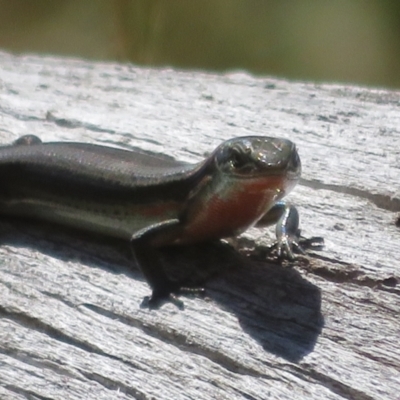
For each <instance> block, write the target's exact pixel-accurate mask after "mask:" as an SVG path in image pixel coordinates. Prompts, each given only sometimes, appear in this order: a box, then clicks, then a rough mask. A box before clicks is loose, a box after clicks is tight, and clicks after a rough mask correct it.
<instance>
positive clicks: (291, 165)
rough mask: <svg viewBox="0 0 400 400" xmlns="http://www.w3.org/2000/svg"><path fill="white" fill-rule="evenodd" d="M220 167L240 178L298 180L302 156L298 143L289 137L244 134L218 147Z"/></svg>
mask: <svg viewBox="0 0 400 400" xmlns="http://www.w3.org/2000/svg"><path fill="white" fill-rule="evenodd" d="M215 161H216V164H217V168H218V169H219V170H220V171H221V172H223V173H225V174H229V175H234V176H236V177H238V178H240V177H243V178H250V177H257V176H260V175H262V176H266V175H270V176H276V175H279V176H285V177H286V179H288V180H298V179H299V178H300V174H301V163H300V157H299V155H298V153H297V150H296V146H295V144H294V143H293V142H291V141H290V140H287V139H282V138H274V137H263V136H245V137H239V138H234V139H231V140H227V141H226V142H224V143H222V144H221V145H220V146H219V147H218V148H217V149H216V150H215Z"/></svg>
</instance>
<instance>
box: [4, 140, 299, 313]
mask: <svg viewBox="0 0 400 400" xmlns="http://www.w3.org/2000/svg"><path fill="white" fill-rule="evenodd" d="M300 173H301V164H300V158H299V156H298V153H297V150H296V147H295V145H294V144H293V143H292V142H291V141H289V140H286V139H281V138H273V137H259V136H248V137H239V138H234V139H231V140H227V141H225V142H223V143H222V144H221V145H220V146H218V147H217V148H216V149H215V151H213V152H212V154H211V155H210V156H208V157H207V158H206V159H205V160H204V161H202V162H200V163H197V164H185V163H180V162H177V161H174V160H168V159H163V158H159V157H156V156H151V155H148V154H146V153H142V152H138V151H127V150H121V149H117V148H111V147H104V146H99V145H93V144H85V143H69V142H54V143H42V142H41V140H40V139H39V138H37V137H36V136H32V135H27V136H23V137H21V138H19V139H18V140H17V141H15V142H14V143H13V144H12V145H9V146H3V147H0V187H1V190H0V213H1V214H5V215H12V216H19V217H31V218H36V219H40V220H46V221H50V222H55V223H58V224H64V225H68V226H72V227H75V228H79V229H82V230H86V231H94V232H100V233H103V234H106V235H111V236H115V237H120V238H123V239H126V240H129V241H131V244H132V248H133V251H134V254H135V256H136V259H137V261H138V264H139V266H140V268H141V270H142V271H143V274H144V276H145V277H146V280H147V282H148V283H149V285H150V286H151V288H152V296H151V298H150V301H149V305H153V306H155V305H156V304H158V303H159V301H160V300H163V299H166V298H167V299H168V298H169V297H170V296H171V295H173V294H174V293H177V292H179V289H180V285H179V284H178V283H177V282H174V281H173V280H171V279H170V278H169V277H168V276H167V274H166V273H165V271H164V269H163V267H162V265H161V263H160V260H159V257H158V254H157V253H158V249H161V248H163V247H165V246H172V245H185V244H189V243H197V242H205V241H210V240H214V239H220V238H227V237H230V236H234V235H238V234H240V233H242V232H243V231H245V230H246V229H248V228H249V227H252V226H255V225H256V226H264V225H268V224H274V223H276V224H277V228H276V231H277V239H278V250H279V253H280V254H282V255H284V256H287V257H288V258H293V252H292V250H293V246H294V245H297V242H296V232H297V231H298V214H297V211H296V209H295V208H294V207H293V206H289V205H286V204H284V203H283V202H281V199H282V198H283V197H284V196H285V195H286V194H287V193H288V192H289V191H290V190H291V189H292V188H293V187H294V186H295V185H296V183H297V182H298V180H299V178H300Z"/></svg>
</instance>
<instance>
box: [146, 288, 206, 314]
mask: <svg viewBox="0 0 400 400" xmlns="http://www.w3.org/2000/svg"><path fill="white" fill-rule="evenodd" d="M171 289H172V288H171ZM180 294H189V295H198V296H204V295H205V289H204V288H191V287H178V288H174V289H173V290H171V292H169V291H168V290H165V289H164V290H153V293H152V295H151V296H146V297H145V298H144V299H143V301H142V303H141V308H149V309H151V310H156V309H159V308H160V307H161V306H162V305H163V304H165V303H172V304H174V305H175V306H176V307H177V308H179V309H180V310H183V309H184V308H185V306H184V303H183V301H182V300H180V299H179V298H178V295H180Z"/></svg>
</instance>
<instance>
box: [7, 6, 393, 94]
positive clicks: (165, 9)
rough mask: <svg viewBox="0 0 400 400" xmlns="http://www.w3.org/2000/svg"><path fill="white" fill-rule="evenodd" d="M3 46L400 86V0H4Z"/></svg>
mask: <svg viewBox="0 0 400 400" xmlns="http://www.w3.org/2000/svg"><path fill="white" fill-rule="evenodd" d="M0 7H1V8H0V10H1V12H0V48H1V49H4V50H7V51H12V52H16V53H27V52H29V53H46V54H55V55H57V54H58V55H66V56H76V57H83V58H87V59H95V60H117V61H123V62H125V61H129V62H133V63H135V64H140V65H153V66H174V67H178V68H190V69H205V70H213V71H226V70H238V69H240V70H247V71H249V72H251V73H254V74H259V75H275V76H279V77H285V78H289V79H300V80H312V81H324V82H327V81H328V82H345V83H347V82H351V83H356V84H362V85H370V86H385V87H393V88H399V87H400V40H399V39H400V1H399V0H379V1H378V0H370V1H368V0H302V1H300V0H198V1H194V0H91V1H82V0H0Z"/></svg>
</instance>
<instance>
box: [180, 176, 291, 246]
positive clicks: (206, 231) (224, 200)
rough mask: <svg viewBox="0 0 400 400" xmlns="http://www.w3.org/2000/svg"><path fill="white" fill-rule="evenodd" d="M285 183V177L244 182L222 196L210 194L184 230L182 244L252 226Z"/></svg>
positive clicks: (213, 237)
mask: <svg viewBox="0 0 400 400" xmlns="http://www.w3.org/2000/svg"><path fill="white" fill-rule="evenodd" d="M287 184H288V182H287V180H286V177H285V176H272V177H271V176H269V177H263V178H254V179H248V180H243V181H241V182H238V183H237V184H236V185H232V188H231V189H227V193H226V194H224V195H223V196H220V195H218V194H212V195H211V196H210V197H209V198H208V199H207V201H205V202H204V204H201V205H200V207H197V209H196V210H194V213H193V214H192V213H191V215H192V216H193V218H191V220H190V222H189V221H188V224H187V225H186V227H185V230H184V232H185V233H184V237H182V238H181V243H183V242H197V241H202V240H208V239H216V238H223V237H229V236H233V235H235V234H238V233H241V232H243V231H245V230H246V229H248V228H249V227H251V226H252V225H254V224H255V223H256V222H257V221H258V220H259V219H260V218H261V217H262V216H263V215H264V214H265V212H266V211H268V210H269V209H270V208H271V207H272V206H273V205H274V204H275V202H276V201H277V198H278V197H279V198H281V197H282V195H281V192H282V191H284V190H285V188H286V186H288V185H287Z"/></svg>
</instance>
